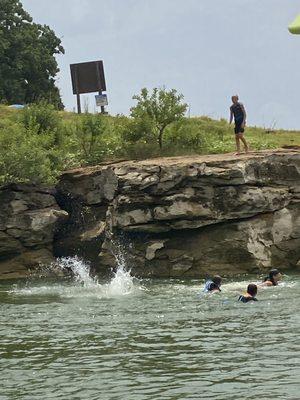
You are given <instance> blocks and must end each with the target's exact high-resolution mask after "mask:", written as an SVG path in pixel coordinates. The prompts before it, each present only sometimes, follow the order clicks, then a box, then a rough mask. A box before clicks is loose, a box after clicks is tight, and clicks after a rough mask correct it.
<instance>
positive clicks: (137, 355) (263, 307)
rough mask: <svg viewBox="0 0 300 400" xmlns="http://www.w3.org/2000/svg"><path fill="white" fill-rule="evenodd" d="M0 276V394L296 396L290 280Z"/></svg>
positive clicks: (295, 288) (299, 291) (295, 284)
mask: <svg viewBox="0 0 300 400" xmlns="http://www.w3.org/2000/svg"><path fill="white" fill-rule="evenodd" d="M255 279H256V278H254V277H249V279H248V278H247V279H246V280H245V281H243V282H241V281H240V282H233V281H227V282H225V284H224V286H223V291H222V294H220V295H219V294H215V295H205V296H201V297H199V295H198V293H199V291H200V288H201V284H200V285H199V282H196V281H174V280H166V281H151V280H149V281H147V280H146V281H135V280H132V278H131V277H130V276H129V275H128V274H126V273H124V271H121V273H120V274H119V275H118V276H116V277H115V278H114V280H113V281H112V282H110V283H108V284H106V285H104V284H102V283H101V282H100V283H96V282H93V281H92V280H91V279H90V278H88V276H84V277H83V276H82V274H81V275H80V277H79V278H78V279H77V281H74V280H60V281H53V280H46V281H29V282H27V283H26V282H13V283H12V282H6V283H5V282H2V283H0V307H1V312H0V322H1V325H0V354H1V361H0V362H1V375H0V384H1V386H0V387H1V390H0V399H1V400H2V399H9V400H10V399H24V400H25V399H26V400H27V399H28V400H40V399H64V400H67V399H72V400H73V399H91V400H93V399H95V400H96V399H97V400H98V399H111V400H112V399H116V400H117V399H126V400H127V399H133V400H138V399H149V400H150V399H155V400H156V399H172V400H173V399H216V400H217V399H218V400H225V399H226V400H227V399H228V400H234V399H243V398H251V399H252V398H253V399H254V398H256V399H259V400H263V399H272V400H274V399H300V383H299V377H300V360H299V354H300V348H299V347H300V346H299V345H300V340H299V333H300V329H299V328H300V314H299V298H300V279H299V276H293V275H290V276H288V277H286V278H285V280H284V282H283V284H282V285H281V286H279V287H274V288H266V289H263V290H260V292H259V293H258V299H259V302H256V303H252V304H243V303H239V302H237V301H236V299H237V296H238V294H239V293H240V292H241V290H242V289H243V288H244V287H245V286H246V284H247V283H248V282H249V281H251V280H252V281H253V280H255Z"/></svg>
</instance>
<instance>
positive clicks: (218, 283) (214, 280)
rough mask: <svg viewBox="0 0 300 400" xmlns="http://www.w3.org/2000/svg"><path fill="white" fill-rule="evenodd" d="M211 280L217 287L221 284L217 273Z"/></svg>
mask: <svg viewBox="0 0 300 400" xmlns="http://www.w3.org/2000/svg"><path fill="white" fill-rule="evenodd" d="M212 282H213V283H214V284H216V285H217V286H218V287H219V286H221V282H222V278H221V277H220V276H219V275H215V276H214V277H213V278H212Z"/></svg>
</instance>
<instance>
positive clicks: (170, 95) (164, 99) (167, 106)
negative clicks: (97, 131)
mask: <svg viewBox="0 0 300 400" xmlns="http://www.w3.org/2000/svg"><path fill="white" fill-rule="evenodd" d="M133 99H134V100H137V105H136V106H135V107H132V108H131V116H132V117H133V118H134V119H135V120H137V121H140V122H141V125H142V126H143V127H145V126H150V127H151V130H152V133H153V134H154V135H155V137H156V140H157V141H158V144H159V147H160V149H161V148H162V143H163V134H164V132H165V129H166V127H167V126H168V125H170V124H172V123H173V122H176V121H178V120H180V119H181V118H182V117H183V116H184V113H185V112H186V110H187V104H185V103H182V100H183V95H182V94H177V91H176V90H175V89H171V90H170V91H167V90H166V89H165V88H163V89H158V88H154V89H153V91H152V93H149V92H148V90H147V89H146V88H143V89H142V90H141V93H140V95H135V96H133Z"/></svg>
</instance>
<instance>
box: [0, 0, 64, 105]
mask: <svg viewBox="0 0 300 400" xmlns="http://www.w3.org/2000/svg"><path fill="white" fill-rule="evenodd" d="M61 53H62V54H63V53H64V49H63V47H62V45H61V40H60V39H59V38H58V37H56V35H55V33H54V31H53V30H52V29H50V27H49V26H47V25H40V24H36V23H34V22H33V20H32V18H31V16H30V15H29V14H28V13H27V12H26V11H25V10H24V9H23V6H22V3H21V2H20V1H19V0H0V102H6V103H21V104H28V103H33V102H36V101H41V100H46V101H48V102H49V103H51V104H53V105H55V106H56V107H57V108H63V104H62V101H61V97H60V93H59V90H58V88H57V87H56V86H55V76H56V74H57V73H58V71H59V69H58V66H57V61H56V59H55V55H56V54H61Z"/></svg>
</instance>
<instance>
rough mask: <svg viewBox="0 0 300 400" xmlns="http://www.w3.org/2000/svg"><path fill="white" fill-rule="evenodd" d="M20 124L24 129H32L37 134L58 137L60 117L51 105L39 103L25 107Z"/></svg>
mask: <svg viewBox="0 0 300 400" xmlns="http://www.w3.org/2000/svg"><path fill="white" fill-rule="evenodd" d="M20 122H21V123H22V124H23V125H24V127H25V129H30V130H31V129H33V130H35V131H36V133H38V134H42V133H45V132H46V133H47V132H52V133H53V134H56V136H58V132H59V130H60V128H61V117H60V115H59V113H58V111H56V109H55V107H54V106H53V105H52V104H48V103H46V102H41V103H37V104H32V105H30V106H28V107H25V108H24V110H23V111H22V113H21V118H20Z"/></svg>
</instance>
